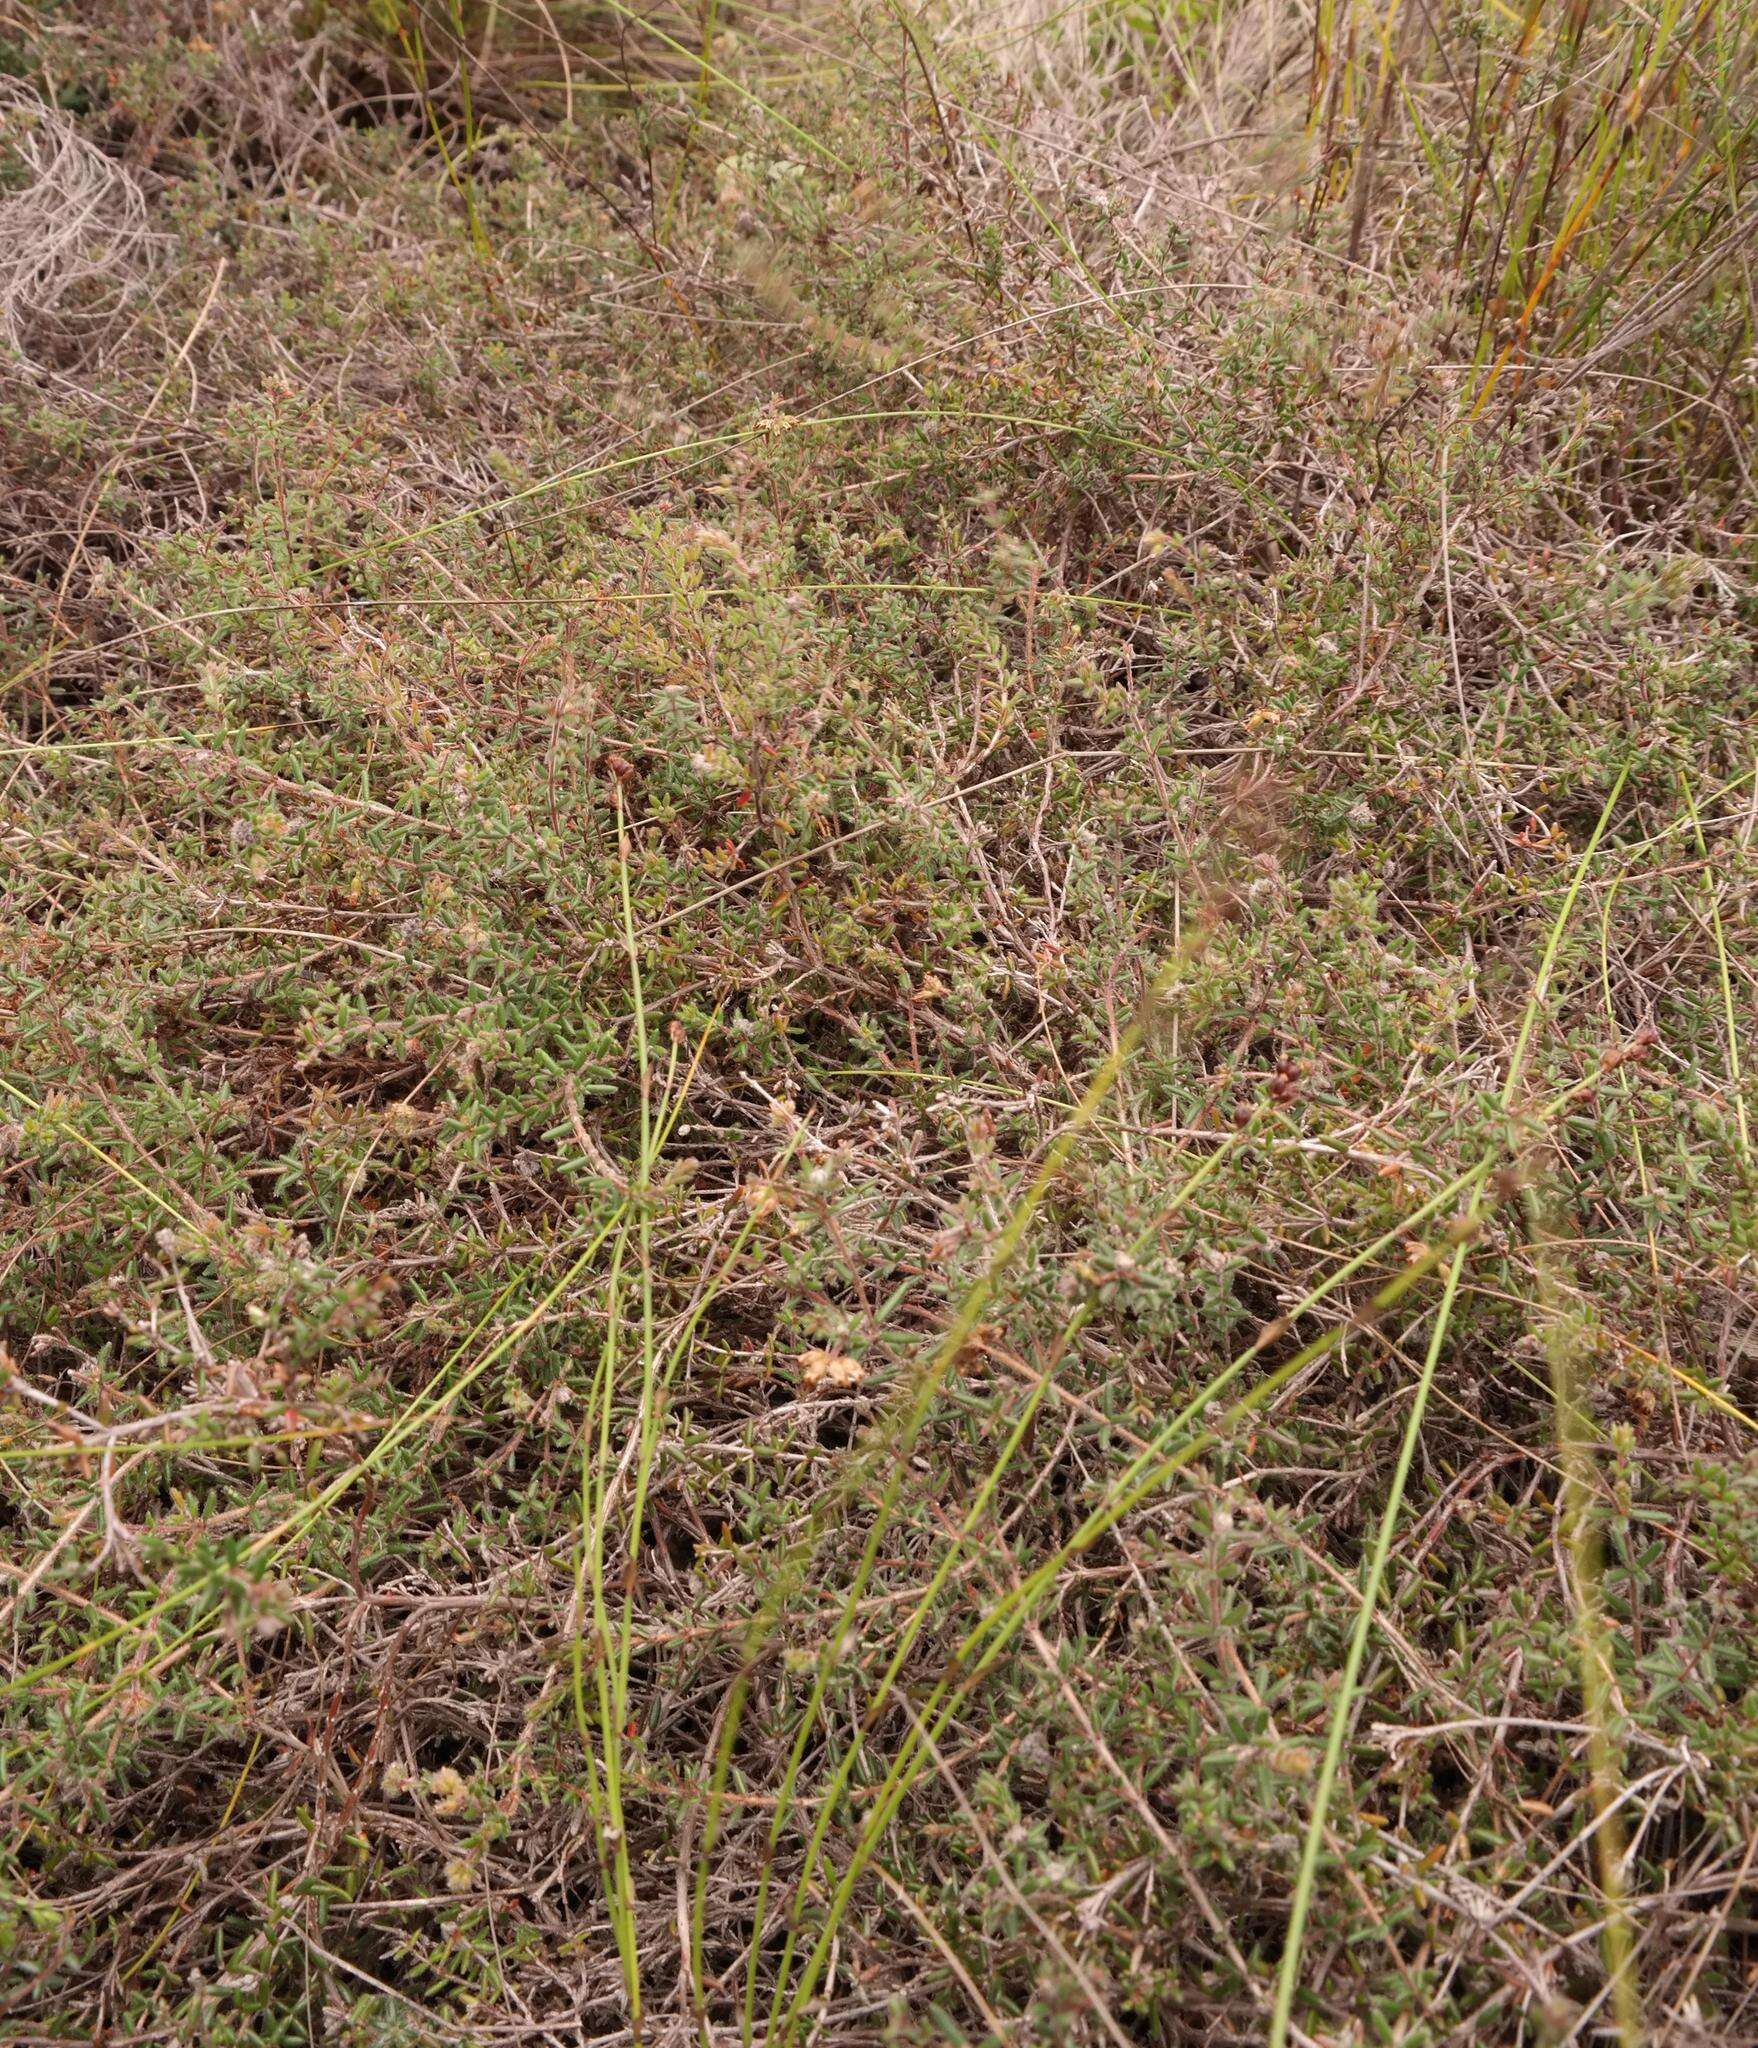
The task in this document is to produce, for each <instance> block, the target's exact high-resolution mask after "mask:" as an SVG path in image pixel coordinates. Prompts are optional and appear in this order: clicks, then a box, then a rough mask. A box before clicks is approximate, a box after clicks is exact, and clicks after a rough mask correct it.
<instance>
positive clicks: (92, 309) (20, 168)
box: [0, 77, 149, 360]
mask: <svg viewBox="0 0 1758 2048" xmlns="http://www.w3.org/2000/svg"><path fill="white" fill-rule="evenodd" d="M148 241H149V236H148V230H147V208H146V201H145V199H144V198H143V196H142V194H141V190H140V187H139V185H138V184H137V183H136V182H135V180H134V179H133V178H132V177H131V176H130V175H129V174H128V172H127V171H126V170H125V169H124V168H123V167H122V165H120V164H118V163H116V162H114V161H113V160H112V159H111V158H110V157H108V156H106V155H105V154H104V152H103V151H102V150H100V149H99V148H97V147H96V145H95V144H93V143H91V142H89V141H87V140H86V138H85V137H84V136H82V135H81V133H80V131H79V125H78V123H77V122H76V121H75V120H74V119H73V118H72V116H71V115H68V114H65V113H63V112H62V111H61V110H60V109H59V108H57V107H53V106H50V105H49V104H48V103H47V102H46V101H45V100H43V99H42V98H41V97H40V96H39V95H38V94H37V93H36V92H35V91H34V90H33V89H32V87H31V86H30V85H29V83H28V82H27V81H25V80H23V79H17V78H3V77H0V341H3V342H4V344H5V346H6V348H7V349H9V350H10V351H11V353H12V354H13V355H15V356H21V357H24V358H26V359H27V360H28V359H29V358H30V356H31V354H32V351H33V349H35V348H38V347H40V346H42V345H43V344H44V343H45V341H46V340H47V339H48V338H49V337H51V336H52V337H53V338H54V340H55V342H56V343H57V344H58V345H61V346H64V345H65V344H66V342H67V340H68V338H69V337H70V336H78V337H80V338H83V339H89V338H90V337H91V336H92V335H94V334H96V333H101V332H102V331H103V330H104V329H105V328H106V327H107V326H108V325H109V324H110V322H111V321H112V320H113V319H114V318H115V316H116V314H117V313H118V311H119V310H120V308H121V306H122V304H123V302H124V301H125V300H126V298H127V297H128V296H129V294H130V293H131V292H132V291H133V290H134V289H135V287H136V285H137V284H138V281H139V272H140V269H141V266H142V262H143V258H144V256H145V253H146V249H147V246H148Z"/></svg>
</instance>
